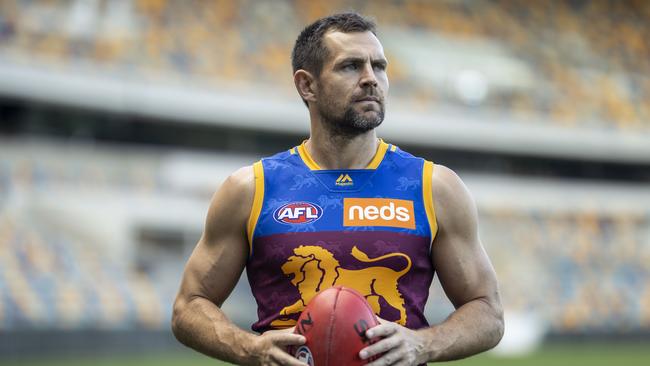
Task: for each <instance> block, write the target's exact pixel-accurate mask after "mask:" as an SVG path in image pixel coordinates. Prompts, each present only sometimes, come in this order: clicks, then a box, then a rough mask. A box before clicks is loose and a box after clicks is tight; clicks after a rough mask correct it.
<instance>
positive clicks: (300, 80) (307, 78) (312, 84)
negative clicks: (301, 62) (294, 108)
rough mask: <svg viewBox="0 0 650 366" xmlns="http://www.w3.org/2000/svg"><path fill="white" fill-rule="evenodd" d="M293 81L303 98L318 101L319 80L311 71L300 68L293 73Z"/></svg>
mask: <svg viewBox="0 0 650 366" xmlns="http://www.w3.org/2000/svg"><path fill="white" fill-rule="evenodd" d="M293 83H294V84H295V85H296V90H298V94H300V96H301V97H302V99H304V100H306V101H308V102H314V101H316V90H317V80H316V78H315V77H314V76H313V75H312V73H310V72H309V71H305V70H302V69H301V70H298V71H296V72H295V73H294V74H293Z"/></svg>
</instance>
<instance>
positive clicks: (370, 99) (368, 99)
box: [357, 96, 380, 103]
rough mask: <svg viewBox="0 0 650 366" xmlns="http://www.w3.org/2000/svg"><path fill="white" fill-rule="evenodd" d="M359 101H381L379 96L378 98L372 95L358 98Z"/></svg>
mask: <svg viewBox="0 0 650 366" xmlns="http://www.w3.org/2000/svg"><path fill="white" fill-rule="evenodd" d="M357 102H375V103H380V101H379V98H377V97H371V96H368V97H363V98H360V99H357Z"/></svg>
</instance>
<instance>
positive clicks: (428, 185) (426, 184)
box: [422, 160, 438, 255]
mask: <svg viewBox="0 0 650 366" xmlns="http://www.w3.org/2000/svg"><path fill="white" fill-rule="evenodd" d="M433 167H434V164H433V163H432V162H430V161H428V160H425V161H424V167H423V169H422V198H423V201H424V210H425V212H426V214H427V220H428V221H429V229H430V232H431V242H430V243H429V255H431V247H432V246H433V240H434V239H435V237H436V234H437V233H438V223H437V221H436V210H435V207H434V205H433V182H432V175H433Z"/></svg>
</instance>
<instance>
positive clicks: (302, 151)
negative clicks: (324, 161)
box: [297, 139, 388, 170]
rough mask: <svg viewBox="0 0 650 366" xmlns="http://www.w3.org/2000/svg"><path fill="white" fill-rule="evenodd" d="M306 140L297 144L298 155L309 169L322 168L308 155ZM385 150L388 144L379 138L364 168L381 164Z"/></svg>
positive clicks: (372, 167)
mask: <svg viewBox="0 0 650 366" xmlns="http://www.w3.org/2000/svg"><path fill="white" fill-rule="evenodd" d="M306 142H307V140H305V141H303V142H302V144H300V145H299V146H298V149H297V150H298V155H300V158H302V161H303V162H304V163H305V165H307V167H308V168H309V169H311V170H323V168H321V167H320V166H319V165H318V164H317V163H316V162H315V161H314V159H312V157H311V155H309V152H307V148H306V147H305V143H306ZM386 151H388V144H387V143H385V142H384V140H382V139H379V146H378V147H377V152H376V153H375V156H374V157H373V158H372V160H371V161H370V163H369V164H368V166H366V168H365V169H377V167H378V166H379V164H381V161H382V160H384V156H385V155H386Z"/></svg>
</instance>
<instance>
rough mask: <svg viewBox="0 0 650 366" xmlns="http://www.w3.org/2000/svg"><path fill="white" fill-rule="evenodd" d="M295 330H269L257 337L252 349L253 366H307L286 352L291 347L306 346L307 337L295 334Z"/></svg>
mask: <svg viewBox="0 0 650 366" xmlns="http://www.w3.org/2000/svg"><path fill="white" fill-rule="evenodd" d="M294 328H295V327H294ZM294 328H288V329H282V330H269V331H267V332H265V333H264V334H262V335H259V336H257V337H255V340H254V341H253V344H252V347H251V350H250V352H251V357H252V359H253V363H252V364H253V365H260V366H267V365H269V366H270V365H273V366H275V365H278V366H280V365H282V366H284V365H286V366H307V364H306V363H304V362H300V361H298V360H297V359H296V358H294V357H293V356H291V355H289V354H288V353H287V352H286V349H287V347H289V346H300V345H303V344H305V337H304V336H302V335H300V334H294Z"/></svg>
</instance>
